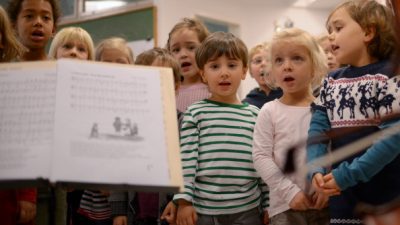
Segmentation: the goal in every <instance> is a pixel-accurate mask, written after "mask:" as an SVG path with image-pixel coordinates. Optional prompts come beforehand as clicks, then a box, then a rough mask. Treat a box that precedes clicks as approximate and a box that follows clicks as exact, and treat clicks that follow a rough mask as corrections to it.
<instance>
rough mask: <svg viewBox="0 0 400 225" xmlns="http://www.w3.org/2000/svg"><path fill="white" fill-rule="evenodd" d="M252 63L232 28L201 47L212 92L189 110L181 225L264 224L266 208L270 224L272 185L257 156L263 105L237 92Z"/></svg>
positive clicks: (183, 153) (198, 57)
mask: <svg viewBox="0 0 400 225" xmlns="http://www.w3.org/2000/svg"><path fill="white" fill-rule="evenodd" d="M247 62H248V55H247V48H246V46H245V45H244V43H243V42H242V41H241V40H240V39H238V38H236V37H235V36H234V35H232V34H230V33H224V32H216V33H213V34H211V35H210V36H209V37H208V38H207V39H206V40H205V41H204V42H203V43H202V44H201V46H200V47H199V49H198V50H197V52H196V63H197V66H198V67H199V69H200V74H201V77H202V79H203V81H204V83H206V84H207V85H208V88H209V90H210V93H211V97H210V98H209V99H205V100H202V101H199V102H196V103H194V104H193V105H191V106H189V107H188V109H187V111H186V112H185V114H184V118H183V123H182V127H181V157H182V165H183V175H184V185H185V191H184V193H180V194H177V195H175V196H174V202H175V203H176V204H177V205H178V212H177V218H176V222H177V224H178V225H195V224H197V225H211V224H218V225H219V224H221V225H222V224H227V225H228V224H229V225H230V224H246V225H247V224H252V225H257V224H263V218H262V216H261V210H265V215H264V218H265V219H264V221H265V222H266V223H268V213H266V207H267V206H268V189H267V187H266V186H265V184H263V183H261V179H260V178H259V176H258V174H257V173H256V170H255V169H254V166H253V159H252V141H253V128H254V125H255V121H256V117H257V114H258V111H259V110H258V108H256V107H255V106H251V105H248V104H247V103H241V101H240V100H239V98H238V96H237V90H238V88H239V85H240V82H241V80H243V79H245V76H246V71H247ZM261 208H262V209H261ZM265 222H264V223H265Z"/></svg>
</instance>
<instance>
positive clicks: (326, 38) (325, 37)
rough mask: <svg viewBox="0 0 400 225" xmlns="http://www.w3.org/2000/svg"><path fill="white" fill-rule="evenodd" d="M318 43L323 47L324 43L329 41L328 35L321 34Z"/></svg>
mask: <svg viewBox="0 0 400 225" xmlns="http://www.w3.org/2000/svg"><path fill="white" fill-rule="evenodd" d="M316 39H317V42H318V43H319V44H320V45H321V44H322V43H324V41H329V37H328V35H327V34H321V35H319V36H317V37H316Z"/></svg>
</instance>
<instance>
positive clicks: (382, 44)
mask: <svg viewBox="0 0 400 225" xmlns="http://www.w3.org/2000/svg"><path fill="white" fill-rule="evenodd" d="M342 8H344V9H346V11H347V12H348V13H349V15H350V17H351V18H352V19H353V20H354V21H355V22H356V23H358V24H359V25H360V27H361V28H362V29H363V30H364V31H365V32H371V31H374V32H375V35H374V38H373V39H372V40H371V41H370V43H369V45H368V53H369V54H370V55H371V56H373V57H376V58H378V59H380V60H382V59H389V58H390V57H391V56H392V54H393V52H394V50H395V49H396V37H395V31H394V17H393V14H392V13H391V12H390V10H389V9H388V8H387V7H385V6H384V5H382V4H379V3H378V2H377V1H372V0H351V1H347V2H344V3H342V4H340V5H339V6H337V7H336V8H335V9H334V10H333V11H332V12H331V14H330V15H329V17H328V19H327V21H326V26H327V27H328V23H329V21H330V19H331V17H332V15H333V14H334V13H335V12H336V11H338V10H339V9H342Z"/></svg>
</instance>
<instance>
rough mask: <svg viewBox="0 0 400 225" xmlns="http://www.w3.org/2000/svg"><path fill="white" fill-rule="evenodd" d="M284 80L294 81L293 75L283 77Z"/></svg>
mask: <svg viewBox="0 0 400 225" xmlns="http://www.w3.org/2000/svg"><path fill="white" fill-rule="evenodd" d="M283 81H284V82H290V81H294V78H293V77H285V78H284V79H283Z"/></svg>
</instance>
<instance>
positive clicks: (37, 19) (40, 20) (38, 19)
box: [34, 16, 43, 26]
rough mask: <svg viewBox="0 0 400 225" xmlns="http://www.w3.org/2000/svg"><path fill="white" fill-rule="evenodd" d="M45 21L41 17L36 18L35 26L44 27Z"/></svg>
mask: <svg viewBox="0 0 400 225" xmlns="http://www.w3.org/2000/svg"><path fill="white" fill-rule="evenodd" d="M42 24H43V19H42V18H41V17H40V16H36V17H35V20H34V26H42Z"/></svg>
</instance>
